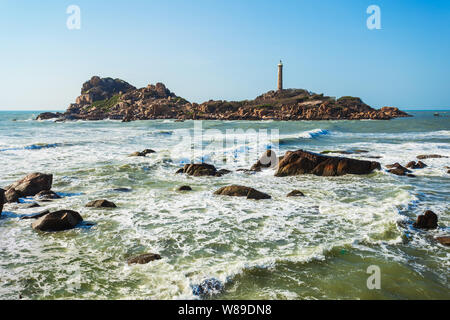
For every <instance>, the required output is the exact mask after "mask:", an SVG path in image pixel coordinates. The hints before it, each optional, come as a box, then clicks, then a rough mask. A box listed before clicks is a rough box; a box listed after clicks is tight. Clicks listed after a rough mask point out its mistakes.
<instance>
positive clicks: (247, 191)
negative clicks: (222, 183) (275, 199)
mask: <svg viewBox="0 0 450 320" xmlns="http://www.w3.org/2000/svg"><path fill="white" fill-rule="evenodd" d="M214 194H215V195H222V196H231V197H247V199H253V200H262V199H270V198H271V196H270V195H268V194H266V193H264V192H260V191H258V190H255V189H253V188H250V187H244V186H238V185H232V186H227V187H223V188H220V189H219V190H217V191H216V192H214Z"/></svg>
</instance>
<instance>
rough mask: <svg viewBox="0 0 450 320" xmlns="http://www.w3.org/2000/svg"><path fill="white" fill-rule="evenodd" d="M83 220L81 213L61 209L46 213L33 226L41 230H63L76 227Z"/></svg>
mask: <svg viewBox="0 0 450 320" xmlns="http://www.w3.org/2000/svg"><path fill="white" fill-rule="evenodd" d="M82 221H83V218H82V217H81V215H80V214H79V213H78V212H76V211H72V210H60V211H55V212H50V213H47V214H45V215H44V216H43V217H41V218H39V219H38V220H37V221H35V222H34V223H33V224H32V225H31V226H32V227H33V229H35V230H40V231H47V232H51V231H63V230H69V229H73V228H75V226H76V225H77V224H79V223H80V222H82Z"/></svg>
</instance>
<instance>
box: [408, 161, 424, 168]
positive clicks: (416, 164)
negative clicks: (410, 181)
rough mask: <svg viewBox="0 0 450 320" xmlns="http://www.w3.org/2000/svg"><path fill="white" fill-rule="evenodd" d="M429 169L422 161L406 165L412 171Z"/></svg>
mask: <svg viewBox="0 0 450 320" xmlns="http://www.w3.org/2000/svg"><path fill="white" fill-rule="evenodd" d="M425 167H427V165H426V164H425V163H423V162H422V161H418V162H415V161H411V162H408V164H407V165H406V168H410V169H423V168H425Z"/></svg>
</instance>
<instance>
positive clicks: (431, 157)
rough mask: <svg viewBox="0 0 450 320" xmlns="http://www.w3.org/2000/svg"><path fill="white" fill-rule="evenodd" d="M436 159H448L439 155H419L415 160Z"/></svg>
mask: <svg viewBox="0 0 450 320" xmlns="http://www.w3.org/2000/svg"><path fill="white" fill-rule="evenodd" d="M438 158H448V157H446V156H441V155H439V154H421V155H419V156H417V159H419V160H424V159H438Z"/></svg>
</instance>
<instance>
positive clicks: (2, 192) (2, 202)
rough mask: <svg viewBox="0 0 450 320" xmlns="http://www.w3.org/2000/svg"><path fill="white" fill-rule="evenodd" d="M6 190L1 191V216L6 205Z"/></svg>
mask: <svg viewBox="0 0 450 320" xmlns="http://www.w3.org/2000/svg"><path fill="white" fill-rule="evenodd" d="M5 201H6V200H5V190H3V189H0V214H2V211H3V205H4V204H5Z"/></svg>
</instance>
